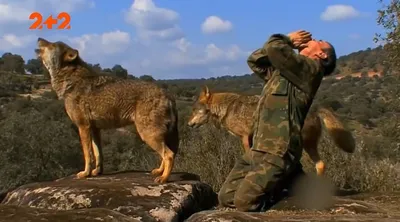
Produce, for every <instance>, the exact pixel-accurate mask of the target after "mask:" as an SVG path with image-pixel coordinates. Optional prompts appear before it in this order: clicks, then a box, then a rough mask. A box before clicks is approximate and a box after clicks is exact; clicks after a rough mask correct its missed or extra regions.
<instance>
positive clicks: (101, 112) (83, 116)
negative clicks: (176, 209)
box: [35, 38, 179, 183]
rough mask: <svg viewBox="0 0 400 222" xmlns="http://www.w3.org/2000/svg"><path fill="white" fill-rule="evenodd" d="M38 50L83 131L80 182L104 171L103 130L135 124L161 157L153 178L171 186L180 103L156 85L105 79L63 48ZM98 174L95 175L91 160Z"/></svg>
mask: <svg viewBox="0 0 400 222" xmlns="http://www.w3.org/2000/svg"><path fill="white" fill-rule="evenodd" d="M37 46H38V49H36V50H35V52H36V54H37V56H38V58H40V59H41V60H42V62H43V64H44V66H45V67H46V68H47V70H48V71H49V73H50V77H51V86H52V88H53V90H54V91H55V92H56V93H57V96H58V98H59V99H64V105H65V109H66V112H67V114H68V116H69V118H70V119H71V120H72V122H73V123H74V124H75V125H76V126H77V127H78V131H79V137H80V140H81V145H82V149H83V155H84V158H85V169H84V170H83V171H81V172H79V173H78V174H77V177H78V178H84V177H87V176H89V175H92V176H96V175H99V174H101V173H102V171H103V154H102V147H101V139H100V130H101V129H110V128H119V127H123V126H127V125H130V124H134V125H135V126H136V129H137V131H138V133H139V135H140V137H141V138H142V140H143V141H144V142H145V143H147V144H148V145H149V146H150V147H151V148H152V149H154V150H155V151H156V152H157V153H158V154H159V155H160V156H161V159H162V160H161V165H160V167H159V168H156V169H154V170H153V171H152V172H151V173H152V174H153V175H155V176H157V177H156V178H155V182H158V183H165V182H167V180H168V177H169V176H170V174H171V170H172V168H173V165H174V159H175V155H176V153H177V152H178V145H179V135H178V129H177V121H178V117H177V111H176V107H175V100H174V98H172V97H171V96H170V95H169V94H167V92H165V91H164V90H163V89H162V88H160V87H158V86H157V85H156V84H154V83H149V82H144V81H139V80H128V79H121V78H118V77H113V76H105V75H99V74H98V73H96V72H94V71H93V70H92V69H91V68H90V67H89V66H88V65H87V64H86V63H85V62H84V61H83V60H82V59H81V58H80V56H79V52H78V50H76V49H73V48H71V47H69V46H68V45H67V44H65V43H63V42H49V41H47V40H45V39H43V38H39V39H38V41H37ZM91 152H93V156H94V157H95V168H94V169H93V170H91V162H92V161H91V155H90V153H91Z"/></svg>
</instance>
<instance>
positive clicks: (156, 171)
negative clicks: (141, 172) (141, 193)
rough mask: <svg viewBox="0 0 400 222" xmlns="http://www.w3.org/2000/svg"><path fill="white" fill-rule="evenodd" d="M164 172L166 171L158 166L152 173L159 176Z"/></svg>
mask: <svg viewBox="0 0 400 222" xmlns="http://www.w3.org/2000/svg"><path fill="white" fill-rule="evenodd" d="M163 172H164V170H163V169H160V168H156V169H154V170H152V171H151V174H152V175H153V176H159V175H161V174H162V173H163Z"/></svg>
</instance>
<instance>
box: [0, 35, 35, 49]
mask: <svg viewBox="0 0 400 222" xmlns="http://www.w3.org/2000/svg"><path fill="white" fill-rule="evenodd" d="M36 39H37V37H36V36H35V35H26V36H16V35H14V34H5V35H3V36H2V37H1V38H0V51H10V50H15V49H20V48H25V47H27V46H28V45H29V44H31V43H33V42H34V41H35V40H36Z"/></svg>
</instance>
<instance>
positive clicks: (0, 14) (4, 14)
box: [0, 2, 32, 24]
mask: <svg viewBox="0 0 400 222" xmlns="http://www.w3.org/2000/svg"><path fill="white" fill-rule="evenodd" d="M31 13H32V11H31V10H28V9H26V8H21V7H18V6H17V5H11V4H4V3H1V2H0V24H2V23H7V22H26V21H28V20H29V15H30V14H31Z"/></svg>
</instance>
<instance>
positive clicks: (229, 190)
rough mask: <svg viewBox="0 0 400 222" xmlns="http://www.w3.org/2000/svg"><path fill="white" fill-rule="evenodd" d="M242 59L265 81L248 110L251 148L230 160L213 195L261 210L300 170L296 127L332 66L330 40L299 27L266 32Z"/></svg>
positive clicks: (224, 203)
mask: <svg viewBox="0 0 400 222" xmlns="http://www.w3.org/2000/svg"><path fill="white" fill-rule="evenodd" d="M294 49H298V50H299V54H297V53H295V51H294ZM247 63H248V65H249V67H250V69H252V70H253V72H254V73H255V74H257V75H258V76H259V77H260V78H262V79H263V80H264V81H265V82H266V84H265V85H264V88H263V90H262V92H261V97H260V100H259V102H258V105H257V109H256V111H255V114H254V121H253V124H254V126H253V128H254V129H253V146H252V149H251V151H250V152H246V153H245V154H244V155H243V156H241V157H240V158H239V159H238V160H237V161H236V163H235V165H234V167H233V169H232V170H231V172H230V174H229V175H228V177H227V178H226V181H225V183H224V184H223V185H222V187H221V190H220V192H219V195H218V197H219V202H220V205H222V206H225V207H236V208H237V209H238V210H240V211H264V210H267V209H268V208H269V207H270V206H271V199H273V198H274V197H275V195H279V194H278V193H280V192H282V190H283V188H284V184H285V183H289V182H291V181H290V179H291V178H292V177H294V176H295V174H296V173H297V172H301V171H302V170H301V168H302V166H301V164H300V158H301V155H302V151H303V146H302V137H301V130H302V128H303V125H304V120H305V118H306V116H307V113H308V111H309V109H310V106H311V105H312V102H313V99H314V96H315V94H316V92H317V90H318V88H319V86H320V84H321V81H322V78H323V77H324V76H325V75H329V74H331V73H332V72H333V71H334V69H335V67H336V54H335V50H334V48H333V46H332V45H331V44H329V43H328V42H325V41H317V40H313V39H312V38H311V33H309V32H306V31H303V30H300V31H297V32H293V33H290V34H288V35H283V34H273V35H271V37H270V38H269V39H268V41H267V42H266V43H265V44H264V45H263V47H262V48H260V49H257V50H256V51H254V52H253V53H252V54H251V55H250V56H249V58H248V61H247Z"/></svg>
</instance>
